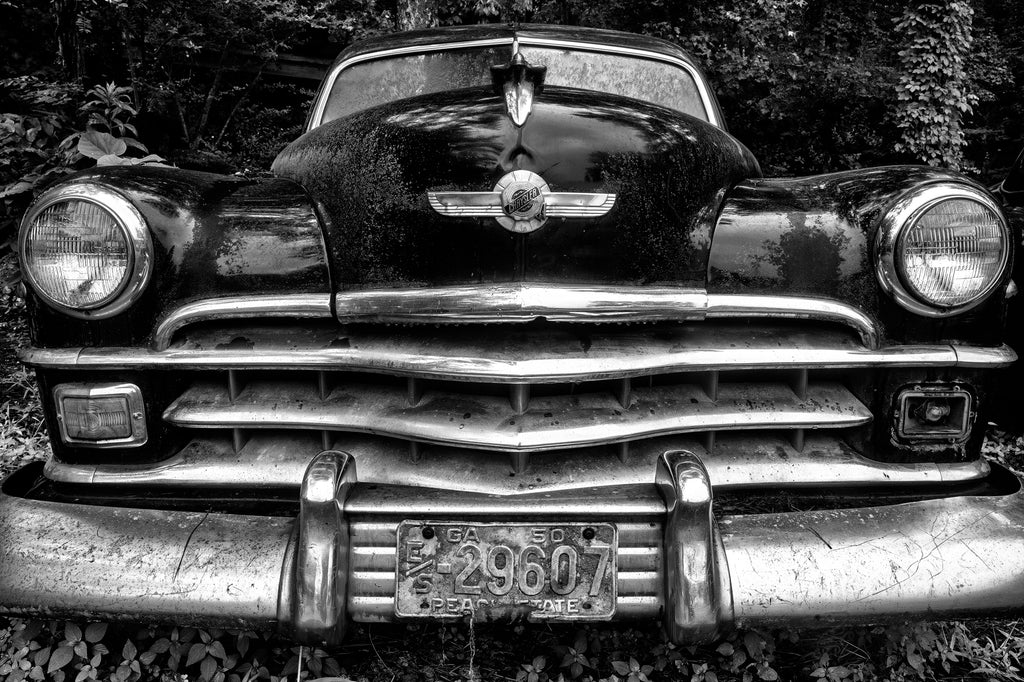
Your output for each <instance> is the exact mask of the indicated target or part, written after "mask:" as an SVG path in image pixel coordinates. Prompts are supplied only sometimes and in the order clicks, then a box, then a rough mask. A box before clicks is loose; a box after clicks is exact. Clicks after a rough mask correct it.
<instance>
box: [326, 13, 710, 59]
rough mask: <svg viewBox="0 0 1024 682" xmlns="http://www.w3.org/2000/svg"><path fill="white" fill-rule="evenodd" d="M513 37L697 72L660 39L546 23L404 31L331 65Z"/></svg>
mask: <svg viewBox="0 0 1024 682" xmlns="http://www.w3.org/2000/svg"><path fill="white" fill-rule="evenodd" d="M513 38H534V39H542V40H553V41H567V42H574V43H592V44H594V45H597V46H602V45H604V46H613V47H620V48H629V49H635V50H644V51H648V52H654V53H657V54H661V55H665V56H667V57H674V58H676V59H679V60H682V61H684V62H686V63H687V64H689V65H691V66H693V67H694V68H698V69H699V67H698V65H697V63H696V62H695V61H694V60H693V57H691V56H690V54H689V53H687V52H686V51H685V50H683V49H682V48H681V47H679V46H678V45H676V44H674V43H670V42H669V41H667V40H662V39H661V38H652V37H650V36H642V35H637V34H635V33H626V32H624V31H612V30H609V29H604V28H585V27H580V26H559V25H548V24H519V25H518V26H515V27H513V26H509V25H508V24H472V25H464V26H443V27H438V28H427V29H420V30H416V31H406V32H404V33H389V34H385V35H380V36H374V37H372V38H366V39H364V40H360V41H358V42H356V43H353V44H352V45H350V46H349V47H347V48H345V49H344V50H343V51H342V52H341V54H340V55H338V58H337V59H336V60H335V61H334V66H337V65H338V64H340V63H341V62H343V61H347V60H349V59H351V58H353V57H359V56H362V55H366V54H371V53H374V52H380V51H381V50H395V49H399V50H400V49H403V48H415V47H419V46H427V45H438V44H444V43H456V42H464V41H478V40H501V39H507V40H509V41H511V40H512V39H513ZM332 70H333V66H332Z"/></svg>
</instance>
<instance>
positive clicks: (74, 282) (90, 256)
mask: <svg viewBox="0 0 1024 682" xmlns="http://www.w3.org/2000/svg"><path fill="white" fill-rule="evenodd" d="M131 260H132V253H131V247H130V245H129V243H128V238H127V236H126V235H125V233H124V230H123V229H122V228H121V226H120V225H119V224H118V222H117V219H116V218H115V217H114V215H113V214H111V213H110V212H109V211H107V210H106V209H104V208H103V207H101V206H99V205H98V204H95V203H93V202H91V201H85V200H82V199H71V200H68V201H59V202H56V203H54V204H51V205H50V206H48V207H47V208H45V209H44V210H42V211H41V212H40V213H39V214H38V215H37V216H36V217H35V219H34V220H32V222H31V223H30V224H29V225H28V231H27V233H26V235H25V266H26V268H28V271H29V274H30V276H31V278H32V283H33V284H35V288H36V291H37V292H38V293H39V294H40V295H41V296H44V297H46V298H48V299H50V300H51V301H53V302H54V303H57V304H58V305H62V306H67V307H69V308H79V309H88V308H96V307H99V306H102V305H103V304H104V303H106V302H107V301H110V300H111V299H113V298H114V297H115V296H117V294H118V293H119V292H120V291H121V289H122V288H123V287H124V285H125V283H126V282H127V281H128V274H129V271H130V269H131Z"/></svg>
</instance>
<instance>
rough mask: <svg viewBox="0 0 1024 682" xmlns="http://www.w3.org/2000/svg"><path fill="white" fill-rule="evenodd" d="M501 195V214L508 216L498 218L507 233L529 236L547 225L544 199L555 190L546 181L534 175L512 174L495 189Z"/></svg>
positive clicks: (528, 173)
mask: <svg viewBox="0 0 1024 682" xmlns="http://www.w3.org/2000/svg"><path fill="white" fill-rule="evenodd" d="M494 191H495V192H499V193H501V210H502V211H503V212H504V215H501V216H495V217H496V218H497V219H498V223H500V224H501V226H502V227H504V228H505V229H506V230H510V231H512V232H518V233H520V234H526V233H527V232H533V231H534V230H536V229H538V228H539V227H540V226H541V225H543V224H544V221H546V220H547V216H546V215H544V209H545V208H546V207H545V206H544V195H545V194H547V193H549V192H550V191H551V189H550V188H549V187H548V183H546V182H544V178H542V177H541V176H539V175H537V174H536V173H531V172H530V171H525V170H517V171H512V172H511V173H509V174H508V175H506V176H505V177H503V178H502V179H501V180H498V184H497V185H495V187H494Z"/></svg>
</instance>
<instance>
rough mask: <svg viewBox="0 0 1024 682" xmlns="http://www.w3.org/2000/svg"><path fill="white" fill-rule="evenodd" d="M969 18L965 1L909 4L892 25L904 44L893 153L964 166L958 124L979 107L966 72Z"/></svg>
mask: <svg viewBox="0 0 1024 682" xmlns="http://www.w3.org/2000/svg"><path fill="white" fill-rule="evenodd" d="M973 17H974V10H973V9H972V7H971V5H970V4H969V3H968V2H966V0H943V1H941V2H930V3H921V4H915V5H912V6H911V7H909V8H908V9H907V11H906V13H905V14H904V15H903V16H902V17H901V18H900V19H899V21H898V22H897V24H896V32H897V34H899V35H901V36H903V38H904V40H905V41H906V43H907V46H906V47H905V48H904V49H902V50H900V52H899V57H900V66H901V69H900V72H901V75H900V79H899V83H898V85H897V88H896V95H897V98H898V102H899V106H898V108H897V110H896V120H897V126H898V127H899V129H900V137H901V139H900V141H899V142H897V143H896V149H897V150H898V151H906V152H909V153H911V154H913V155H914V156H915V157H917V158H919V159H922V160H923V161H925V162H927V163H929V164H931V165H933V166H946V167H950V168H959V167H960V166H961V164H962V161H963V150H964V147H965V145H966V139H965V137H964V130H963V125H962V119H963V117H964V116H965V115H966V114H970V113H971V112H972V110H973V107H974V105H975V104H977V103H978V97H977V95H976V94H974V93H973V92H969V91H968V87H969V86H970V83H969V82H968V79H967V68H966V60H967V57H968V55H969V54H970V50H971V46H972V43H973V40H972V34H971V22H972V19H973Z"/></svg>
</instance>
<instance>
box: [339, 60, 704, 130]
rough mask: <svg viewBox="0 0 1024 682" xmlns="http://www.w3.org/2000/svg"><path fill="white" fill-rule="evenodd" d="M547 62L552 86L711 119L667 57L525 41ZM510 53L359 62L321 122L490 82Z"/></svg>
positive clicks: (342, 80)
mask: <svg viewBox="0 0 1024 682" xmlns="http://www.w3.org/2000/svg"><path fill="white" fill-rule="evenodd" d="M521 50H522V53H523V55H524V56H525V57H526V59H527V60H528V61H529V62H530V63H531V64H535V65H538V66H546V67H547V69H548V70H547V74H546V75H545V78H544V83H545V85H547V86H564V87H573V88H585V89H587V90H597V91H600V92H609V93H612V94H615V95H622V96H625V97H632V98H634V99H640V100H644V101H646V102H651V103H653V104H660V105H662V106H666V107H670V108H672V109H676V110H678V111H682V112H684V113H687V114H690V115H691V116H695V117H697V118H699V119H701V120H702V121H706V120H708V114H707V111H706V110H705V108H704V104H703V102H702V101H701V98H700V93H699V91H698V90H697V84H696V83H695V82H694V80H693V77H692V76H691V75H690V74H689V72H687V71H685V70H683V69H681V68H679V67H678V66H675V65H673V64H669V63H667V62H660V61H655V60H652V59H643V58H641V57H633V56H628V55H617V54H605V53H598V52H586V51H582V50H570V49H565V48H549V47H531V46H529V45H523V46H522V47H521ZM508 60H509V47H508V46H507V45H502V46H498V47H486V48H480V47H476V48H464V49H461V50H446V51H438V52H426V53H422V54H413V55H403V56H398V57H386V58H383V59H374V60H369V61H365V62H359V63H356V64H353V65H352V66H350V67H348V68H347V69H345V70H344V71H342V72H341V74H340V75H339V76H338V78H337V80H335V82H334V85H333V87H332V88H331V92H330V94H329V95H328V98H327V105H326V107H325V108H324V114H323V118H322V120H321V121H320V122H321V123H326V122H328V121H331V120H333V119H336V118H340V117H342V116H347V115H349V114H352V113H355V112H357V111H361V110H363V109H367V108H369V107H373V106H377V105H378V104H384V103H385V102H390V101H393V100H397V99H404V98H406V97H414V96H416V95H426V94H430V93H433V92H440V91H443V90H455V89H458V88H468V87H473V86H480V85H489V84H490V83H491V70H490V67H491V66H492V65H494V64H503V63H506V62H508Z"/></svg>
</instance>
